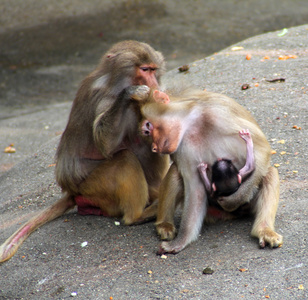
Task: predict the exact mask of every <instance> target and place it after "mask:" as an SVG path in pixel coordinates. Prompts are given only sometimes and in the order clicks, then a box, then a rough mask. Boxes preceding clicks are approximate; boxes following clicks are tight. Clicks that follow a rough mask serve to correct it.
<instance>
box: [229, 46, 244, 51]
mask: <svg viewBox="0 0 308 300" xmlns="http://www.w3.org/2000/svg"><path fill="white" fill-rule="evenodd" d="M243 49H244V47H242V46H235V47H232V48H231V51H238V50H243Z"/></svg>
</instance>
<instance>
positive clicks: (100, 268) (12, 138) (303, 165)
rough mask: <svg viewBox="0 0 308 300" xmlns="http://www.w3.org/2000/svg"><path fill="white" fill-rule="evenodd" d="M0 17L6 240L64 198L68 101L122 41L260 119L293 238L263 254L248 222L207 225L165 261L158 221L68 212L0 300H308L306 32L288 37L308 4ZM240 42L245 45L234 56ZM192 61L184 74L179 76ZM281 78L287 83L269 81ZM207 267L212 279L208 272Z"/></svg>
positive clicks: (73, 10) (28, 250) (44, 234)
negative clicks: (149, 49)
mask: <svg viewBox="0 0 308 300" xmlns="http://www.w3.org/2000/svg"><path fill="white" fill-rule="evenodd" d="M0 9H1V11H2V14H1V17H0V45H1V46H0V66H1V69H0V87H1V89H0V146H1V148H0V150H1V151H2V149H4V148H5V147H6V146H8V145H9V144H11V143H14V147H15V148H16V153H14V154H5V153H2V154H1V155H0V172H1V174H2V175H1V176H0V195H1V196H0V213H1V214H0V242H3V241H4V240H5V239H6V238H7V237H8V236H9V235H10V234H11V233H13V232H14V231H15V230H16V229H17V228H18V227H19V226H20V224H22V223H23V222H24V221H25V220H27V219H28V218H29V217H31V216H32V215H33V214H34V213H35V212H36V211H38V210H39V209H41V208H43V207H46V206H47V205H49V204H50V203H52V202H54V201H55V200H56V199H58V198H59V197H60V189H59V187H58V186H57V185H56V183H55V179H54V173H53V172H54V166H53V162H54V153H55V149H56V145H57V142H58V139H59V136H60V134H61V132H62V131H63V129H64V127H65V124H66V121H67V117H68V113H69V110H70V106H71V100H72V99H73V97H74V94H75V93H76V90H77V87H78V84H79V82H80V80H81V79H82V78H83V77H84V76H85V75H86V74H87V73H88V72H90V71H91V69H92V68H93V66H94V65H95V64H96V62H97V61H98V59H99V57H100V56H101V54H102V53H103V52H104V51H105V50H106V49H107V48H108V47H109V46H110V45H111V44H112V43H114V42H115V41H118V40H121V39H126V38H133V39H139V40H145V41H147V42H150V43H151V44H152V45H153V46H154V47H155V48H156V49H159V50H161V51H162V52H163V53H164V55H165V56H166V58H167V61H168V62H170V63H169V70H170V71H169V72H168V73H167V74H166V76H165V78H164V81H165V83H166V84H168V82H170V81H175V80H176V81H182V80H183V81H189V82H191V83H192V84H193V85H195V86H197V87H200V88H202V89H204V88H206V89H207V90H209V91H215V92H219V93H224V94H227V95H228V96H230V97H233V98H234V99H236V100H237V101H238V102H239V103H240V104H242V105H244V106H245V107H246V108H248V109H249V110H250V111H251V112H252V114H253V115H254V117H255V118H256V119H257V121H258V122H259V124H260V126H261V128H262V129H263V131H264V132H265V133H266V135H267V137H268V139H269V141H270V143H271V145H272V148H273V149H274V150H276V152H277V153H276V154H274V155H273V158H272V163H273V164H276V165H277V167H278V170H279V174H280V179H281V197H280V199H281V202H280V205H279V209H278V213H277V218H276V229H277V232H278V233H280V234H282V235H283V236H284V245H283V247H282V248H279V249H275V250H272V249H265V250H260V249H259V248H258V246H257V241H256V240H255V239H253V238H251V237H250V236H249V231H250V227H251V224H252V220H251V219H243V220H236V221H232V222H225V223H219V224H215V225H206V226H204V228H203V229H202V232H201V234H200V237H199V239H198V241H196V242H195V243H193V244H191V245H190V246H189V247H187V248H186V249H185V250H184V251H182V252H181V253H179V254H177V255H169V256H167V258H166V259H163V258H161V257H160V256H156V255H155V252H156V250H157V248H158V245H159V240H158V238H157V236H156V233H155V228H154V224H153V223H149V224H145V225H141V226H130V227H125V226H117V225H115V221H116V220H115V219H110V218H104V217H94V216H86V217H81V216H79V215H77V214H76V211H72V212H70V213H68V214H66V215H65V216H63V217H61V218H59V219H57V220H55V221H53V222H51V223H49V224H47V225H45V226H43V227H42V228H40V229H39V230H37V231H36V232H35V233H33V234H32V235H31V236H30V237H29V238H28V239H27V240H26V241H25V243H24V244H23V245H22V246H21V248H20V249H19V251H18V252H17V254H16V255H15V256H14V257H13V258H12V259H11V260H9V261H8V262H5V263H3V264H1V265H0V274H1V276H0V299H65V298H68V297H72V296H74V295H75V294H72V293H74V292H75V293H76V296H75V297H77V298H79V299H110V297H113V299H266V298H269V299H307V298H308V294H307V288H308V285H307V282H308V272H307V237H306V236H307V229H308V227H307V214H308V204H307V186H308V185H307V173H308V172H307V144H308V141H307V140H308V136H307V107H308V96H307V93H308V25H303V26H300V27H294V28H289V27H291V26H294V25H300V24H305V23H308V17H307V16H308V5H307V2H306V1H271V3H268V1H258V2H256V1H245V2H244V1H219V2H218V1H206V2H203V1H192V2H189V1H183V2H181V3H178V2H177V1H171V0H170V1H147V2H145V1H125V2H124V1H117V2H114V1H88V2H87V3H85V2H84V1H76V0H75V1H47V0H46V1H35V0H32V1H30V0H29V1H27V5H26V4H25V2H22V3H21V2H20V1H17V0H16V1H15V0H10V1H1V3H0ZM284 27H288V28H289V29H288V31H287V33H285V34H284V35H283V36H279V35H280V33H281V32H282V29H283V28H284ZM278 29H279V31H274V32H270V33H266V34H262V35H257V36H255V37H252V38H249V39H247V40H244V39H245V38H247V37H249V36H254V35H256V34H260V33H263V32H265V31H271V30H278ZM242 40H244V41H242ZM235 43H236V46H241V47H243V49H242V50H238V51H232V47H233V46H234V45H232V46H229V45H231V44H235ZM227 46H229V47H227ZM225 47H227V48H226V49H224V50H222V51H219V50H220V49H223V48H225ZM213 52H217V54H213V55H210V54H211V53H213ZM247 54H251V56H252V58H251V60H246V58H245V57H246V55H247ZM281 55H293V57H294V58H289V59H287V60H280V59H278V58H279V56H281ZM267 56H268V57H269V59H265V57H267ZM182 64H188V65H189V67H190V68H189V71H188V72H187V73H179V72H178V70H177V68H175V67H176V66H180V65H182ZM276 78H284V79H285V81H284V82H268V81H267V80H272V79H276ZM243 84H249V85H250V87H251V88H250V89H248V90H245V91H243V90H241V86H242V85H243ZM294 127H295V128H294ZM278 165H279V166H278ZM176 221H177V224H179V221H180V214H179V215H177V217H176ZM85 241H87V242H88V244H87V246H86V247H82V246H81V243H83V242H85ZM206 267H210V268H212V269H213V270H214V273H213V274H212V275H204V274H202V271H203V269H204V268H206Z"/></svg>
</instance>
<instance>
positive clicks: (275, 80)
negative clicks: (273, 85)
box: [265, 78, 286, 82]
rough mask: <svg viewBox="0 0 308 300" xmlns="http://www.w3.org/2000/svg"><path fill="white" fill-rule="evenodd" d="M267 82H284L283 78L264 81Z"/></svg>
mask: <svg viewBox="0 0 308 300" xmlns="http://www.w3.org/2000/svg"><path fill="white" fill-rule="evenodd" d="M265 81H267V82H285V81H286V79H285V78H274V79H266V80H265Z"/></svg>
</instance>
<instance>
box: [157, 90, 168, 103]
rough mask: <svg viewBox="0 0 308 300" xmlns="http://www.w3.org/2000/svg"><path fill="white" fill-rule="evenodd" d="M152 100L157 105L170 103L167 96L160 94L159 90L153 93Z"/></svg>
mask: <svg viewBox="0 0 308 300" xmlns="http://www.w3.org/2000/svg"><path fill="white" fill-rule="evenodd" d="M153 98H154V100H155V102H157V103H163V104H168V103H169V102H170V99H169V96H168V95H167V94H166V93H164V92H161V91H159V90H155V91H154V92H153Z"/></svg>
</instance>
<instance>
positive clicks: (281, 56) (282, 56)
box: [278, 55, 297, 60]
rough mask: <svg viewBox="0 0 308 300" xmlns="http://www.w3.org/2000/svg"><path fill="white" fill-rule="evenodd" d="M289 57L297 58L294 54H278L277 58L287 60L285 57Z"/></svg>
mask: <svg viewBox="0 0 308 300" xmlns="http://www.w3.org/2000/svg"><path fill="white" fill-rule="evenodd" d="M290 58H297V56H296V55H280V56H279V57H278V59H279V60H287V59H290Z"/></svg>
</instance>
